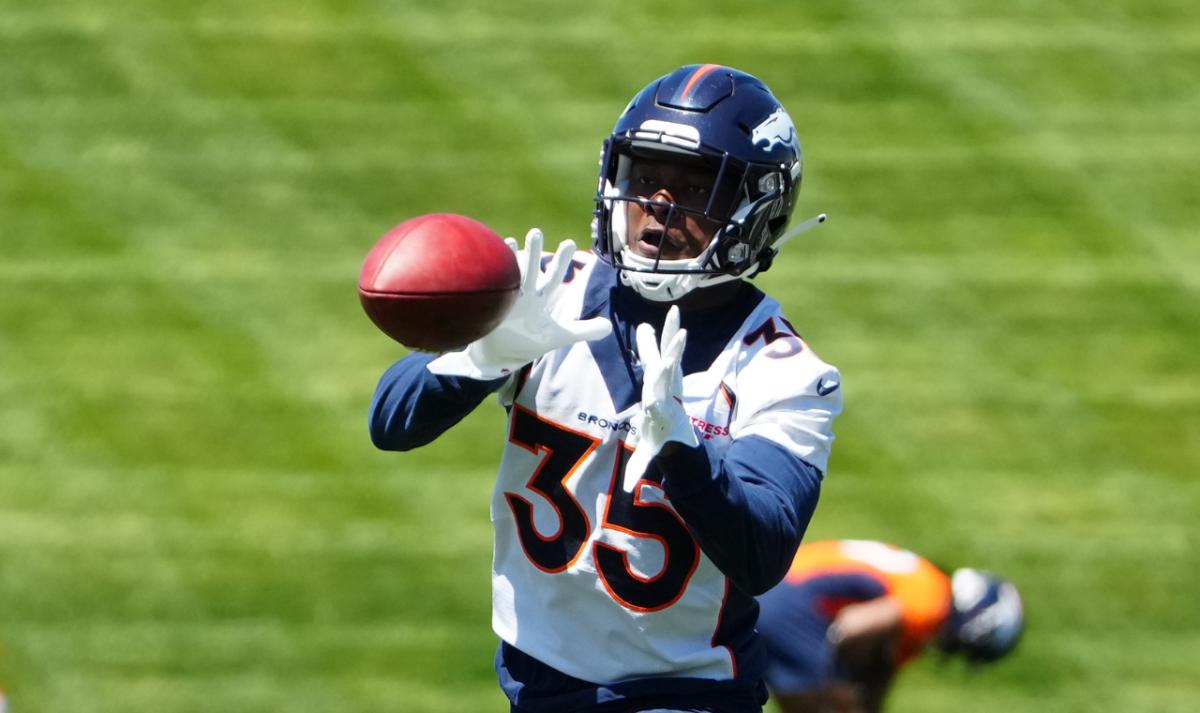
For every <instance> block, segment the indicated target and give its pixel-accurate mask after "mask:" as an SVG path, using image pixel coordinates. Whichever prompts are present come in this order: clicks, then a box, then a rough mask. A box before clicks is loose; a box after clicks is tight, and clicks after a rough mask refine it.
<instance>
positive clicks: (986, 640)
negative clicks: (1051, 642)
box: [759, 540, 1024, 713]
mask: <svg viewBox="0 0 1200 713" xmlns="http://www.w3.org/2000/svg"><path fill="white" fill-rule="evenodd" d="M759 604H760V606H761V607H762V611H761V616H760V618H759V631H760V632H761V634H762V637H763V639H764V640H765V641H766V643H767V649H768V652H769V656H770V663H769V664H768V667H767V684H768V686H769V687H770V689H771V694H772V698H773V699H774V700H775V701H776V702H777V703H778V704H779V708H780V710H781V711H783V713H878V711H880V710H881V709H882V706H883V700H884V697H885V695H886V694H887V690H888V687H889V686H890V685H891V682H892V678H893V676H894V675H895V673H896V672H897V671H898V670H899V669H900V667H902V666H903V665H904V664H906V663H908V662H909V661H911V660H912V659H913V658H914V657H916V656H917V655H918V654H920V653H921V652H922V651H923V650H924V649H925V648H926V647H927V646H929V645H933V646H935V647H936V648H938V649H940V650H941V651H943V652H945V653H947V654H958V655H961V656H963V657H964V658H966V659H967V660H968V661H970V662H973V663H986V662H991V661H995V660H997V659H999V658H1001V657H1003V656H1005V655H1006V654H1008V653H1009V652H1010V651H1012V649H1013V647H1014V646H1016V644H1017V639H1018V638H1020V635H1021V631H1022V629H1023V626H1024V614H1023V611H1022V606H1021V598H1020V596H1019V595H1018V593H1017V590H1016V587H1014V586H1013V585H1012V584H1011V583H1010V582H1007V581H1005V580H1003V579H1001V578H1000V577H997V576H996V575H994V574H991V573H989V572H982V571H979V570H974V569H958V570H955V571H954V572H953V574H947V573H946V572H944V571H943V570H941V569H940V568H938V567H937V566H936V565H934V564H933V563H931V562H929V561H928V560H926V559H924V558H922V557H919V556H917V555H915V554H913V553H912V552H908V551H906V550H902V549H900V548H898V547H893V546H892V545H886V544H883V543H881V542H868V541H863V540H840V541H828V542H814V543H810V544H804V545H801V546H800V548H799V550H797V552H796V558H795V561H794V562H793V563H792V567H791V569H790V570H789V571H788V573H787V576H786V577H785V578H784V580H783V582H781V583H780V584H779V585H778V586H776V587H775V588H774V589H772V590H771V591H769V592H767V593H766V594H764V595H763V596H761V597H759Z"/></svg>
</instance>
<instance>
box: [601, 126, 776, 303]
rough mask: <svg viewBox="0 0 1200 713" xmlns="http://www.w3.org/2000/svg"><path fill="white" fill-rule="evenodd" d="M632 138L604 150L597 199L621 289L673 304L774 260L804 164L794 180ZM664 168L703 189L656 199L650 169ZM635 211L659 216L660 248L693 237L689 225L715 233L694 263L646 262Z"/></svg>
mask: <svg viewBox="0 0 1200 713" xmlns="http://www.w3.org/2000/svg"><path fill="white" fill-rule="evenodd" d="M630 134H633V135H626V136H614V137H613V138H611V139H609V141H607V142H606V143H605V151H604V155H603V158H602V161H601V163H602V165H601V183H600V190H599V192H598V195H597V196H596V204H597V210H596V217H597V221H596V230H597V236H596V237H597V240H596V246H597V248H598V250H599V251H600V253H601V255H602V256H603V257H605V258H606V259H608V260H609V261H610V262H611V263H612V264H613V265H614V266H615V267H616V268H617V269H618V270H619V272H620V275H621V281H622V282H623V283H624V284H626V285H628V286H630V287H632V288H634V289H635V290H637V292H638V293H639V294H641V295H642V296H643V297H645V298H646V299H649V300H653V301H662V302H670V301H674V300H677V299H679V298H681V297H683V296H684V295H686V294H688V293H689V292H691V291H692V290H694V289H697V288H701V287H709V286H712V285H717V284H721V283H724V282H729V281H732V280H736V279H739V278H741V277H745V276H752V275H754V274H755V273H757V272H759V271H761V270H762V269H765V267H766V265H768V264H769V262H770V259H771V258H772V257H773V253H774V251H773V250H772V247H771V245H772V243H773V242H774V239H775V238H776V237H778V235H779V234H780V233H781V232H782V230H783V227H784V226H785V224H786V222H787V217H788V213H789V210H788V208H789V206H790V202H791V198H792V191H793V189H794V186H795V183H794V181H796V180H798V178H799V165H798V162H797V165H796V167H795V169H794V173H795V175H793V174H792V171H790V170H789V169H788V167H786V166H782V165H771V164H753V163H748V162H745V161H741V160H739V159H736V158H734V157H732V156H731V155H729V154H728V153H722V152H718V151H715V150H712V149H708V148H706V147H704V146H702V145H700V143H699V142H698V141H695V142H687V141H684V140H681V139H679V138H678V137H674V136H668V135H665V134H662V135H657V136H647V135H646V134H647V132H643V131H638V132H630ZM681 144H682V145H681ZM662 163H666V164H672V165H673V166H674V167H677V168H678V167H682V169H683V170H686V171H688V175H689V176H693V177H696V178H694V182H695V183H697V185H689V186H683V187H673V188H672V190H670V195H671V198H672V199H673V200H671V201H666V200H664V199H663V197H662V196H661V195H656V194H657V193H658V189H659V188H661V186H655V185H653V183H652V182H650V181H649V180H648V179H647V178H646V176H647V175H651V176H652V175H654V174H653V171H650V170H649V167H651V166H657V165H658V164H662ZM643 181H645V182H646V183H645V184H644V185H643ZM651 206H652V208H651ZM630 210H634V211H638V210H653V212H654V214H655V217H656V219H657V220H655V221H653V222H655V223H657V224H658V225H660V226H661V228H662V231H663V233H664V234H663V235H662V236H660V237H659V240H660V245H661V244H662V243H663V242H664V241H668V237H667V235H666V234H667V233H672V232H674V235H673V236H672V237H675V236H677V235H678V234H680V233H688V232H689V228H688V223H690V224H691V226H692V228H693V229H694V228H701V229H704V232H712V238H711V239H710V240H709V241H708V243H707V245H705V246H704V247H703V249H702V250H701V251H700V253H699V254H698V255H696V256H695V257H689V258H682V259H667V258H664V257H663V256H662V252H658V254H656V256H655V257H648V256H645V255H641V254H639V253H638V252H636V251H635V250H634V249H633V248H632V247H631V242H632V241H631V240H630V237H631V236H630V235H629V221H628V215H629V211H630ZM632 237H633V239H634V240H637V239H638V236H632ZM671 242H672V243H674V242H675V241H674V240H672V241H671ZM663 252H668V253H669V251H667V250H664V251H663Z"/></svg>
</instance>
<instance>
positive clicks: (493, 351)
mask: <svg viewBox="0 0 1200 713" xmlns="http://www.w3.org/2000/svg"><path fill="white" fill-rule="evenodd" d="M504 242H505V243H507V244H508V247H509V248H510V249H511V250H512V251H513V254H515V255H517V258H518V260H519V259H520V258H521V255H520V253H519V252H518V251H517V241H516V240H513V239H512V238H508V239H507V240H505V241H504ZM574 254H575V243H574V242H572V241H570V240H564V241H563V242H562V243H561V244H560V245H559V246H558V251H557V252H556V253H554V258H553V259H552V260H551V261H550V264H549V265H547V266H546V272H545V273H544V274H543V273H542V272H541V269H540V266H541V261H542V231H540V230H538V229H537V228H534V229H533V230H530V231H529V233H528V234H526V236H525V256H524V258H525V262H524V264H523V265H521V292H520V294H519V295H518V296H517V299H516V301H515V302H513V306H512V308H511V309H510V310H509V312H508V314H507V315H506V316H505V317H504V321H503V322H501V323H500V324H499V325H498V326H497V327H496V328H495V329H493V330H492V331H491V332H488V333H487V334H486V335H485V336H483V337H481V338H479V339H477V340H475V341H473V342H471V343H470V344H468V345H467V346H466V348H465V349H463V350H461V351H457V352H449V353H447V354H443V355H441V356H439V357H438V358H437V359H434V360H433V361H431V362H429V365H428V366H427V368H428V369H429V370H430V371H431V372H433V373H434V374H442V375H445V376H466V377H469V378H472V379H498V378H500V377H502V376H506V375H508V374H511V373H512V372H513V371H515V370H517V369H520V368H521V367H522V366H525V365H526V364H528V363H529V362H531V361H533V360H534V359H537V358H538V357H540V356H542V355H543V354H548V353H549V352H552V351H554V350H556V349H559V348H560V347H565V346H567V345H568V344H574V343H575V342H582V341H591V340H593V339H601V338H603V337H606V336H608V335H609V333H610V332H612V322H610V321H609V320H608V318H606V317H595V318H593V319H564V318H561V317H556V316H554V315H553V314H551V308H552V307H553V305H554V300H555V298H556V297H557V296H558V294H559V292H560V291H561V289H562V287H563V277H564V276H565V275H566V274H567V268H569V267H570V266H571V256H572V255H574Z"/></svg>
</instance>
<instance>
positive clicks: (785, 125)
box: [750, 107, 796, 151]
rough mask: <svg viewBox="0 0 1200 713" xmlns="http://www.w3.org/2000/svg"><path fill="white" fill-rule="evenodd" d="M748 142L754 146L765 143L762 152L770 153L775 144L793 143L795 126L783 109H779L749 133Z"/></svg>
mask: <svg viewBox="0 0 1200 713" xmlns="http://www.w3.org/2000/svg"><path fill="white" fill-rule="evenodd" d="M750 140H751V143H753V144H754V145H755V146H757V145H759V144H760V143H762V142H763V141H766V142H767V145H766V146H764V147H763V151H770V150H771V149H772V147H774V146H775V144H790V143H792V142H794V141H795V140H796V125H795V124H793V123H792V117H790V116H788V113H787V112H786V111H784V110H783V107H779V108H778V109H776V110H775V111H774V112H773V113H772V114H771V115H770V116H768V117H767V118H766V119H763V121H762V123H761V124H759V125H758V126H756V127H754V131H752V132H751V133H750Z"/></svg>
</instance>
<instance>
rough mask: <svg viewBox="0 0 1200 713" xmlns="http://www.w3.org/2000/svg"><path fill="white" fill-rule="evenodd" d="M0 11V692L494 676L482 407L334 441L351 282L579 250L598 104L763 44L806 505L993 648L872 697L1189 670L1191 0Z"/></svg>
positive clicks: (1198, 676)
mask: <svg viewBox="0 0 1200 713" xmlns="http://www.w3.org/2000/svg"><path fill="white" fill-rule="evenodd" d="M573 5H576V4H575V3H558V2H551V1H550V0H513V1H511V2H484V1H482V0H475V1H474V2H460V3H446V4H442V3H415V2H404V1H403V0H401V1H400V2H381V1H379V0H362V1H361V2H353V1H351V0H306V1H303V2H296V3H267V2H263V1H261V0H259V1H255V0H206V1H202V2H193V3H175V2H166V1H165V0H130V1H129V2H123V3H115V2H109V3H96V2H86V1H85V0H41V1H40V2H34V1H33V0H5V1H4V2H3V3H0V688H2V689H4V690H6V691H7V692H8V696H9V698H10V707H11V711H12V713H66V712H76V711H78V712H88V713H110V712H111V713H127V712H128V711H155V712H156V713H193V712H199V711H237V712H238V713H259V712H261V713H267V712H270V713H279V712H282V711H286V712H288V713H301V712H305V711H311V712H316V711H354V712H356V713H371V712H376V711H379V712H381V711H404V712H405V713H424V712H429V713H435V712H436V713H450V712H461V713H468V712H470V713H474V712H476V711H504V710H507V708H506V707H505V705H504V701H503V698H502V696H501V695H500V693H499V692H498V689H497V687H496V685H495V682H494V675H493V673H492V671H491V655H492V651H493V648H494V645H495V640H494V637H493V635H492V633H491V630H490V625H489V608H490V599H489V594H488V587H489V559H490V526H489V524H488V502H489V493H490V481H491V478H492V474H493V468H494V465H495V462H496V459H497V454H498V452H499V446H500V440H499V439H500V436H499V433H500V431H499V429H500V424H501V413H500V412H499V409H497V408H495V407H494V406H491V405H490V404H489V406H488V407H485V408H483V409H481V410H480V411H479V412H478V413H476V414H475V415H473V416H472V417H471V418H470V419H468V420H467V421H466V422H465V423H464V424H462V425H461V426H460V427H458V428H457V429H456V430H454V431H452V432H451V433H450V434H448V435H447V436H446V437H445V438H443V439H441V440H440V441H439V442H437V443H436V444H434V445H432V446H430V447H427V448H425V449H423V450H421V451H418V452H415V453H411V454H406V455H402V456H399V455H395V454H382V453H378V452H375V451H374V450H373V448H372V446H371V444H370V442H369V440H368V438H367V433H366V409H367V404H368V401H369V398H370V394H371V390H372V388H373V387H374V384H375V380H376V378H377V377H378V375H379V374H380V373H381V372H382V370H383V369H384V368H385V367H386V366H387V365H388V364H389V363H390V362H391V361H392V360H393V359H395V358H397V357H398V356H400V355H401V353H402V350H401V349H400V348H398V347H397V346H395V345H392V344H390V343H389V342H388V341H387V340H386V338H384V337H383V336H382V335H381V334H380V333H378V332H376V331H375V330H374V328H373V327H372V326H371V325H370V323H369V322H368V321H367V319H366V318H365V316H363V314H362V312H361V310H360V308H359V306H358V303H357V298H356V295H355V291H354V286H355V282H356V279H357V272H358V267H359V264H360V260H361V259H362V257H363V256H364V255H365V254H366V251H367V250H368V249H369V247H370V246H371V244H372V243H373V241H374V240H375V238H376V237H377V236H378V235H380V234H381V233H382V232H383V231H385V230H386V229H387V228H389V227H390V226H392V225H393V224H395V223H398V222H400V221H401V220H404V219H406V218H408V217H411V216H413V215H415V214H419V213H426V212H435V211H454V212H460V213H466V214H469V215H472V216H474V217H476V218H479V219H481V220H483V221H485V222H487V223H489V224H491V225H493V226H494V227H496V228H497V229H498V230H500V231H501V232H503V233H506V234H517V235H519V234H521V233H523V232H524V230H525V229H526V228H528V227H529V226H532V225H538V226H541V227H543V228H545V229H546V231H547V234H548V235H549V236H550V237H551V239H552V241H557V240H558V239H561V238H563V237H568V236H569V237H574V238H576V239H577V240H580V241H582V242H586V239H587V230H588V221H589V219H590V210H591V195H592V191H593V189H594V187H595V171H596V156H597V151H598V149H599V144H600V141H601V139H602V137H603V136H604V135H605V134H606V132H607V131H608V130H609V128H610V127H611V125H612V123H613V121H614V120H615V119H616V115H617V113H618V112H619V111H620V109H621V108H622V107H623V106H624V103H625V102H626V101H627V100H628V98H629V97H630V96H632V94H633V93H634V92H635V91H636V90H637V89H639V88H640V87H641V86H643V85H644V84H645V83H646V82H648V81H649V80H650V79H652V78H654V77H656V76H658V75H659V74H662V73H665V72H666V71H669V70H670V69H673V68H674V67H676V66H678V65H681V64H685V63H691V62H721V63H726V64H731V65H733V66H736V67H739V68H741V69H745V70H747V71H750V72H753V73H755V74H758V75H759V76H761V77H762V78H763V79H764V80H766V81H767V83H768V84H770V85H771V86H772V87H773V88H774V90H775V92H776V93H777V94H778V95H779V96H780V98H781V99H782V100H783V102H784V104H785V105H787V106H788V107H789V108H790V109H791V111H792V114H793V116H794V117H795V119H796V123H797V125H798V126H799V128H800V132H801V136H802V138H803V140H804V144H805V148H806V158H807V172H806V179H805V188H804V191H803V194H802V206H801V209H800V212H799V213H800V217H807V216H808V215H811V214H813V213H816V212H818V211H827V212H828V213H829V214H830V221H829V223H828V224H827V226H826V227H823V228H822V229H820V230H818V231H816V232H814V233H810V234H808V235H806V236H805V237H804V238H802V239H801V240H797V241H796V243H794V244H792V245H791V246H790V247H789V249H788V251H787V252H786V253H785V256H784V258H783V259H781V260H780V261H779V262H778V263H777V267H776V268H775V269H773V270H772V271H771V272H770V273H769V274H767V275H764V276H763V277H762V279H761V281H760V282H761V284H762V286H763V287H764V288H765V289H767V290H768V291H770V292H772V293H774V294H775V295H777V296H778V297H780V298H781V300H782V301H783V302H784V303H785V305H787V307H788V311H789V314H790V315H791V317H792V320H793V321H794V322H795V323H796V324H797V325H798V326H799V327H800V328H801V330H802V331H803V332H804V333H805V335H806V337H808V339H809V341H810V342H812V343H813V344H814V345H815V346H816V348H817V349H818V351H820V352H821V353H822V355H823V356H824V357H825V358H826V359H827V360H829V361H831V362H833V363H835V364H837V365H838V366H839V367H841V369H842V371H843V374H844V378H845V383H846V397H847V411H846V413H845V415H844V416H843V417H842V418H841V420H840V421H839V422H838V434H839V443H838V446H837V447H836V448H835V452H834V458H833V462H832V465H831V470H830V474H829V477H828V479H827V481H826V489H825V493H824V495H823V500H822V504H821V507H820V509H819V510H818V514H817V517H816V520H815V522H814V524H813V527H812V529H811V530H810V537H844V536H849V537H870V538H882V539H886V540H889V541H892V542H896V543H899V544H902V545H906V546H909V547H912V548H914V549H917V550H918V551H920V552H922V553H924V554H927V555H930V556H932V557H934V558H935V559H937V560H939V561H942V562H947V563H952V564H972V565H977V566H985V567H990V568H993V569H996V570H997V571H1000V572H1003V573H1005V574H1007V575H1009V576H1010V577H1012V578H1013V579H1014V580H1016V582H1017V583H1018V584H1019V585H1020V587H1021V589H1022V591H1023V593H1024V595H1025V597H1026V599H1027V607H1028V611H1029V628H1028V631H1027V638H1026V639H1025V641H1024V642H1023V646H1022V648H1021V650H1020V651H1019V653H1018V654H1017V655H1016V656H1014V657H1013V658H1012V659H1010V660H1008V661H1006V662H1004V663H1002V664H1000V665H999V666H997V667H995V668H993V669H991V670H988V671H981V672H972V671H968V670H966V669H965V668H964V667H960V666H956V665H945V666H942V665H939V664H938V663H937V662H936V661H933V660H921V661H919V662H918V663H916V664H915V665H914V666H913V667H912V668H911V669H910V670H908V671H906V673H905V674H904V675H903V676H902V677H901V679H900V682H899V684H898V686H897V689H896V691H895V694H894V697H893V699H892V701H891V703H892V708H891V710H892V711H895V712H897V713H904V712H907V713H918V712H920V713H962V712H963V711H972V712H978V713H1013V712H1014V711H1015V712H1022V711H1055V712H1056V713H1085V712H1086V713H1092V712H1094V711H1112V712H1114V713H1191V712H1192V711H1195V710H1196V705H1197V701H1200V655H1198V652H1200V607H1198V606H1197V604H1196V597H1197V592H1200V526H1198V525H1197V522H1198V516H1197V513H1200V478H1198V476H1200V207H1198V206H1200V201H1198V197H1200V172H1198V171H1197V165H1198V164H1200V83H1198V81H1197V78H1198V77H1200V7H1198V6H1196V5H1195V4H1194V3H1185V2H1182V1H1180V0H1149V1H1146V0H1117V1H1116V2H1098V1H1094V0H1092V1H1088V0H1069V1H1064V2H1057V3H1040V2H1029V1H1019V2H1011V3H994V2H983V1H982V0H960V1H954V2H951V1H950V0H920V1H918V2H911V3H899V4H897V7H899V8H903V9H902V10H901V9H889V8H890V7H891V5H890V4H887V3H868V2H832V1H830V0H823V1H818V2H805V3H771V2H762V1H761V0H741V1H739V2H715V1H708V2H705V1H703V0H702V1H700V2H694V3H691V4H689V5H688V6H687V7H685V8H674V9H672V8H668V7H664V6H662V5H656V4H644V3H633V2H617V3H611V4H609V5H608V6H607V7H604V8H603V9H601V8H595V9H570V7H571V6H573Z"/></svg>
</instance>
